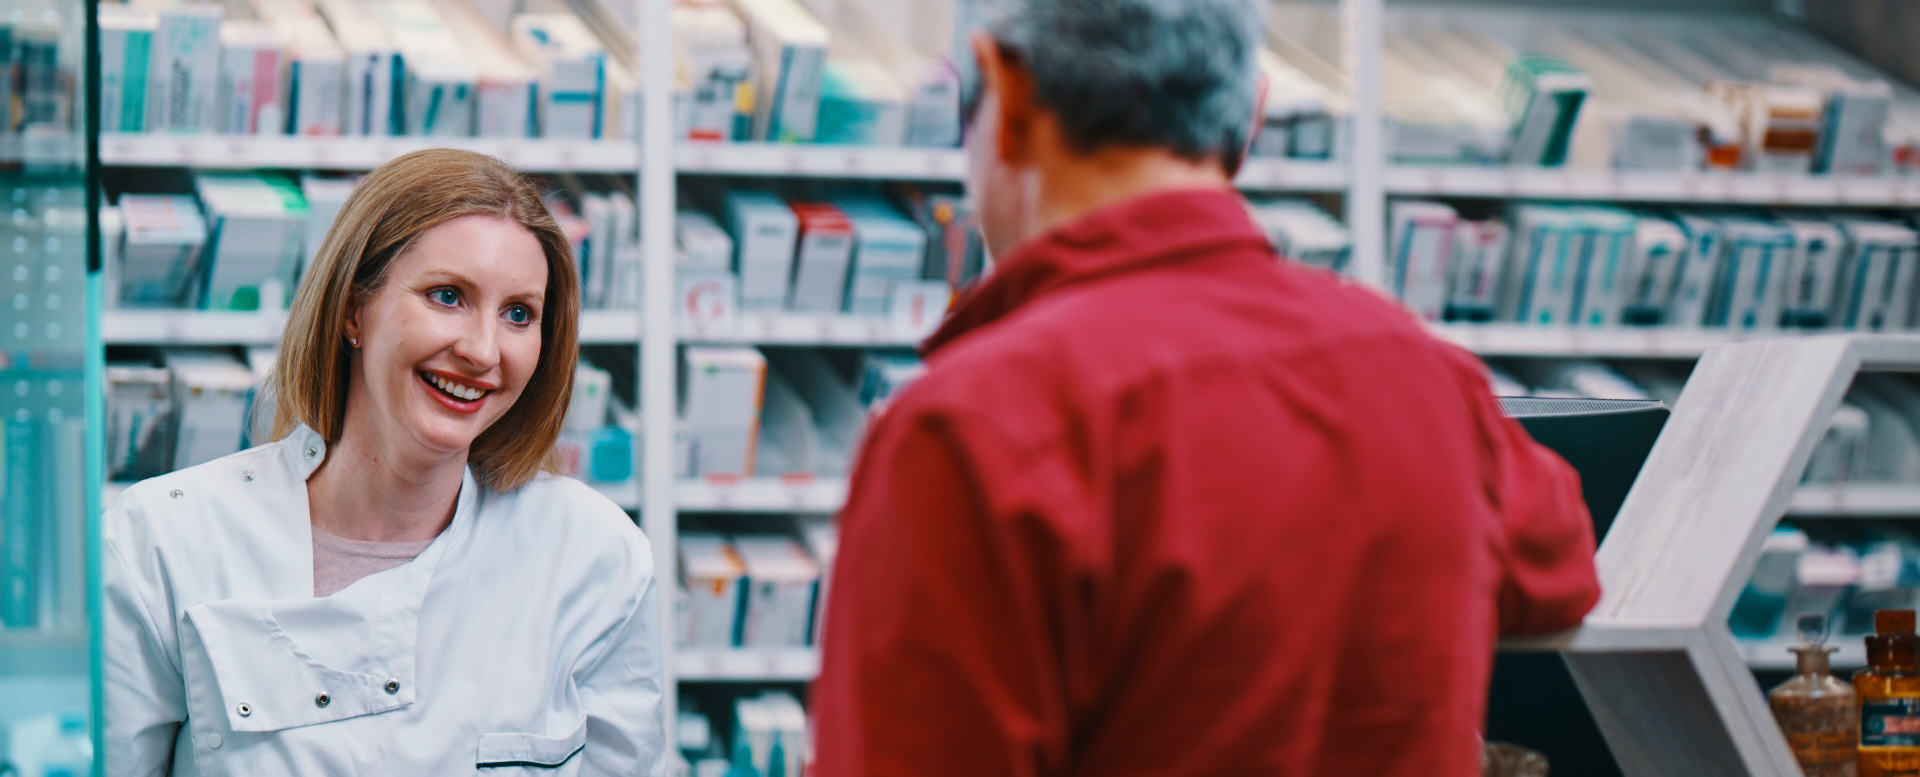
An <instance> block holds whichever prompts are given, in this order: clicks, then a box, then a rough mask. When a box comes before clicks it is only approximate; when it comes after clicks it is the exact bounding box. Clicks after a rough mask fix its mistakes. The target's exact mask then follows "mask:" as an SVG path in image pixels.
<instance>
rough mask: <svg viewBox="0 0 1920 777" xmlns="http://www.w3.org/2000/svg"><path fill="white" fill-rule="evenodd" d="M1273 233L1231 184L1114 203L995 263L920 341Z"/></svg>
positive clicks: (932, 346)
mask: <svg viewBox="0 0 1920 777" xmlns="http://www.w3.org/2000/svg"><path fill="white" fill-rule="evenodd" d="M1267 246H1268V242H1267V238H1266V236H1265V235H1264V234H1262V233H1261V232H1260V230H1259V228H1258V227H1256V226H1255V225H1254V223H1253V219H1252V218H1251V217H1249V216H1248V215H1247V204H1246V201H1245V200H1244V199H1242V198H1241V197H1240V194H1239V193H1238V192H1236V191H1233V190H1231V189H1180V190H1175V191H1166V192H1158V193H1154V194H1147V195H1143V196H1140V197H1135V198H1133V199H1130V200H1125V201H1122V202H1119V203H1116V204H1113V205H1108V206H1105V207H1102V208H1099V209H1096V210H1094V211H1092V212H1089V213H1086V214H1084V215H1082V216H1080V217H1079V218H1076V219H1074V220H1073V221H1069V222H1067V223H1065V224H1062V225H1060V226H1058V227H1055V228H1054V229H1052V230H1050V231H1048V232H1046V233H1045V234H1042V235H1041V236H1039V237H1037V238H1034V239H1032V240H1028V241H1027V242H1025V243H1023V244H1021V245H1020V246H1019V247H1017V248H1015V249H1014V251H1013V252H1012V253H1011V254H1010V255H1008V256H1007V257H1005V258H1003V259H1001V260H999V261H997V262H995V267H994V271H993V274H992V275H989V276H987V278H986V280H985V281H982V282H981V283H980V284H979V285H978V286H975V287H974V288H973V289H972V290H970V291H969V292H967V293H966V294H965V295H964V296H963V297H962V298H961V299H960V302H959V304H958V305H957V306H955V308H954V311H953V314H952V315H951V316H948V317H947V320H946V322H945V323H943V324H941V325H940V328H939V330H937V331H935V332H934V333H933V335H932V336H931V337H928V338H927V340H926V342H925V343H922V344H921V346H920V352H921V354H922V355H927V354H931V353H933V352H934V351H936V350H939V349H940V348H942V347H945V346H946V345H947V344H948V343H951V342H953V341H954V340H955V339H958V338H959V337H960V336H961V335H964V334H966V333H968V332H971V331H973V330H974V329H977V328H979V327H982V326H985V325H987V324H990V323H992V322H994V321H996V320H998V319H1000V318H1001V317H1004V316H1006V315H1007V314H1008V313H1011V312H1013V311H1014V310H1015V309H1016V308H1019V307H1020V306H1021V305H1024V304H1026V303H1028V302H1031V301H1033V300H1034V299H1036V298H1038V297H1041V296H1044V295H1046V294H1048V293H1049V292H1052V291H1054V290H1057V289H1060V288H1062V287H1066V286H1071V285H1073V284H1075V283H1079V282H1081V281H1085V280H1090V279H1094V278H1100V277H1104V276H1109V275H1114V274H1118V273H1126V272H1134V271H1138V270H1144V269H1149V268H1153V267H1157V266H1160V265H1163V264H1167V263H1169V262H1173V261H1178V260H1180V259H1184V258H1187V257H1188V256H1191V255H1192V254H1194V253H1195V252H1201V251H1218V250H1221V249H1227V248H1257V249H1262V250H1264V249H1266V248H1267Z"/></svg>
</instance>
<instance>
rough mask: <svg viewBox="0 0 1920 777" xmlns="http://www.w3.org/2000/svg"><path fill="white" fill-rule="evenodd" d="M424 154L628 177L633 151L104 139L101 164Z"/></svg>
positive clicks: (360, 164)
mask: <svg viewBox="0 0 1920 777" xmlns="http://www.w3.org/2000/svg"><path fill="white" fill-rule="evenodd" d="M426 148H461V149H466V150H469V151H477V152H479V153H482V154H486V155H488V156H492V157H496V158H498V159H500V160H501V161H502V162H505V163H507V164H508V165H510V166H513V167H516V168H519V169H521V170H530V171H535V172H555V173H559V172H575V173H633V172H635V171H637V170H638V169H639V166H640V149H639V147H638V146H637V145H636V144H634V143H632V142H630V141H586V140H547V139H534V138H512V139H507V138H456V137H324V138H318V137H296V136H290V135H162V134H135V133H107V134H103V135H102V136H101V138H100V162H101V163H102V164H105V165H110V166H121V167H194V168H218V169H286V170H371V169H373V168H375V167H378V166H380V165H381V164H382V163H384V162H386V161H387V160H389V159H393V158H394V157H398V156H401V155H404V154H408V153H411V152H414V151H419V150H421V149H426Z"/></svg>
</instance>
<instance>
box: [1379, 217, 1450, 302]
mask: <svg viewBox="0 0 1920 777" xmlns="http://www.w3.org/2000/svg"><path fill="white" fill-rule="evenodd" d="M1387 217H1388V221H1389V223H1390V224H1391V226H1390V227H1389V230H1388V232H1387V240H1388V243H1389V249H1388V250H1390V251H1391V252H1392V254H1391V258H1390V260H1389V261H1388V269H1387V272H1388V279H1387V288H1388V289H1390V290H1392V292H1393V293H1394V295H1395V296H1397V297H1399V298H1400V301H1401V302H1402V303H1403V304H1405V305H1406V306H1407V308H1408V309H1409V310H1412V311H1413V313H1414V315H1417V316H1419V317H1421V318H1423V319H1426V320H1428V321H1439V320H1440V319H1441V317H1442V315H1443V314H1444V313H1445V311H1446V303H1447V280H1448V278H1447V274H1448V263H1449V260H1450V259H1451V257H1452V251H1453V233H1454V228H1455V226H1456V224H1458V222H1459V220H1460V217H1459V215H1458V214H1456V213H1454V210H1453V208H1450V207H1447V206H1446V205H1443V204H1440V203H1437V202H1423V201H1418V200H1402V201H1398V202H1395V203H1393V204H1392V205H1391V206H1390V207H1389V209H1388V214H1387Z"/></svg>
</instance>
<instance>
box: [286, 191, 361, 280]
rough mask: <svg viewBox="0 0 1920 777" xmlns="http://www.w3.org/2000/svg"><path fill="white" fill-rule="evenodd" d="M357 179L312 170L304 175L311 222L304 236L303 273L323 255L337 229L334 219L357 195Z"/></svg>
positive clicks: (304, 196) (302, 236) (304, 198)
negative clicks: (328, 235)
mask: <svg viewBox="0 0 1920 777" xmlns="http://www.w3.org/2000/svg"><path fill="white" fill-rule="evenodd" d="M356 183H357V182H356V181H355V180H354V179H352V178H327V177H323V176H318V175H313V174H311V173H308V174H304V175H301V176H300V196H301V199H303V200H305V201H306V203H307V224H306V228H305V229H304V230H303V231H302V234H301V238H300V242H301V246H302V247H303V250H302V251H301V263H300V272H301V273H304V272H306V268H307V267H310V266H312V264H313V262H314V260H315V259H317V258H319V256H320V246H321V245H322V244H323V243H325V242H326V239H327V233H328V232H329V231H330V230H332V229H333V221H334V219H335V218H336V217H338V216H339V215H340V210H341V209H342V208H345V207H346V205H347V198H348V197H351V196H353V187H354V186H355V185H356Z"/></svg>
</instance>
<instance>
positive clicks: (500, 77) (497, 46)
mask: <svg viewBox="0 0 1920 777" xmlns="http://www.w3.org/2000/svg"><path fill="white" fill-rule="evenodd" d="M434 8H435V9H436V10H438V11H439V12H440V16H441V19H442V20H443V21H444V22H445V23H446V25H447V28H448V30H450V31H451V32H452V34H453V36H454V38H455V39H456V40H458V41H460V43H461V44H462V45H464V46H466V47H467V48H468V49H469V50H470V51H471V52H472V59H473V64H474V67H475V69H476V70H477V73H476V75H477V77H478V79H479V80H478V84H477V88H478V94H477V96H476V97H475V102H474V127H473V130H474V132H473V134H475V135H478V136H480V137H490V138H525V137H532V136H533V134H534V130H535V126H534V116H533V106H534V105H535V104H536V102H537V101H538V100H539V94H540V83H539V81H538V79H537V78H536V77H535V75H534V72H533V68H531V67H528V66H527V64H526V63H525V62H522V61H520V58H519V56H518V55H516V54H515V53H514V51H513V47H512V46H510V45H509V44H508V43H507V39H506V38H505V37H504V36H503V35H501V33H500V31H499V30H497V29H495V28H494V27H493V25H491V24H488V23H487V20H486V19H485V18H484V17H482V16H481V15H480V12H479V11H478V10H477V9H475V8H474V7H473V6H472V5H471V4H469V3H468V2H466V0H435V2H434Z"/></svg>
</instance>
